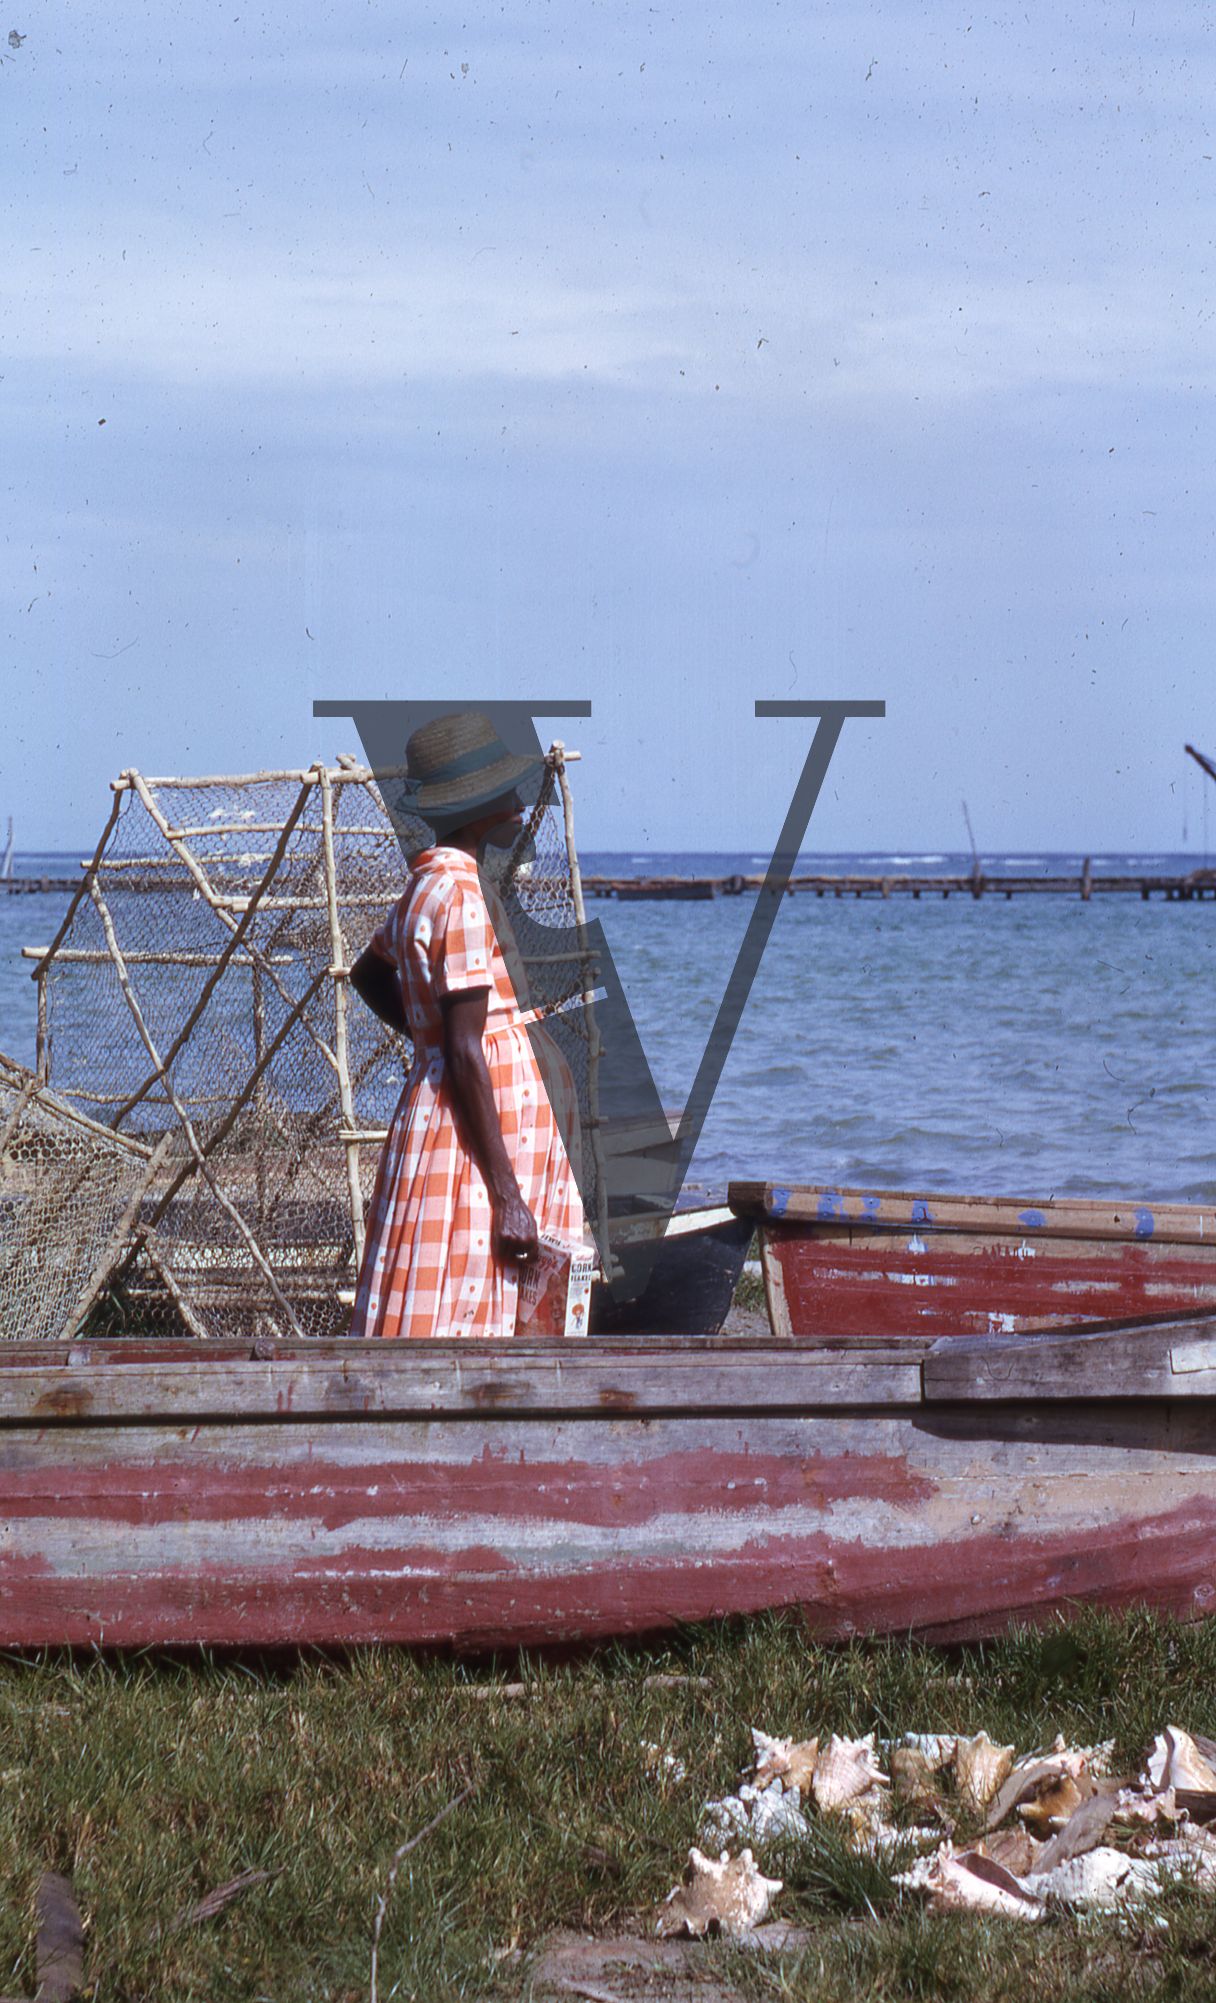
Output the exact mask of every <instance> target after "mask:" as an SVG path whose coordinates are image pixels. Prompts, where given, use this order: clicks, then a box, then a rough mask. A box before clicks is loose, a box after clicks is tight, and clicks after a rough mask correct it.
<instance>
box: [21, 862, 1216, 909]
mask: <svg viewBox="0 0 1216 2003" xmlns="http://www.w3.org/2000/svg"><path fill="white" fill-rule="evenodd" d="M79 882H80V878H79V877H78V876H10V877H0V895H3V894H4V893H5V892H8V894H9V895H10V896H14V897H16V896H21V895H23V894H25V895H35V894H37V893H38V892H46V891H53V892H58V893H59V894H61V895H63V894H70V893H71V892H72V891H74V890H75V889H76V888H77V887H78V885H79ZM180 887H182V886H179V885H174V886H170V885H167V884H165V883H164V882H163V881H157V880H155V879H152V878H128V879H127V881H126V882H125V883H124V885H123V889H124V890H125V891H137V890H143V891H155V892H156V893H157V894H158V895H161V896H163V895H164V893H165V891H166V890H167V889H169V888H180ZM763 888H764V877H763V875H760V874H751V875H746V876H584V878H583V893H584V895H585V896H587V897H615V898H616V899H617V900H618V901H619V902H620V903H622V904H624V903H641V902H645V901H651V900H654V899H668V900H676V901H679V902H681V903H688V902H704V901H708V900H710V899H712V898H715V897H741V896H743V895H745V894H747V893H748V892H752V891H757V890H762V889H763ZM1114 893H1119V894H1121V895H1123V896H1133V895H1138V896H1140V897H1141V898H1142V899H1143V900H1144V901H1145V903H1147V902H1148V901H1149V899H1150V898H1154V897H1161V898H1164V899H1165V900H1166V902H1167V903H1179V904H1187V903H1191V902H1194V901H1195V900H1198V901H1200V902H1202V901H1203V900H1204V899H1205V898H1211V899H1212V900H1214V901H1216V869H1195V870H1192V871H1191V872H1190V874H1189V875H1187V876H1157V875H1147V874H1144V875H1123V876H1097V875H1095V874H1094V872H1093V870H1092V869H1091V868H1090V867H1089V865H1088V864H1086V866H1085V868H1084V869H1083V870H1082V871H1081V874H1080V875H1079V876H987V875H985V874H984V873H983V872H982V871H973V872H971V873H969V874H968V875H966V876H905V875H902V874H901V875H888V876H860V875H847V876H834V875H830V874H818V875H813V876H808V875H799V876H792V877H791V878H790V880H789V882H788V883H787V885H786V887H785V893H784V894H785V895H786V896H787V897H793V896H795V895H801V896H807V897H912V898H921V897H973V898H979V897H1003V898H1005V899H1009V898H1013V897H1031V896H1033V897H1046V896H1056V897H1079V898H1080V899H1081V900H1082V902H1083V903H1086V904H1088V903H1089V901H1090V899H1091V898H1093V897H1106V896H1110V895H1112V894H1114Z"/></svg>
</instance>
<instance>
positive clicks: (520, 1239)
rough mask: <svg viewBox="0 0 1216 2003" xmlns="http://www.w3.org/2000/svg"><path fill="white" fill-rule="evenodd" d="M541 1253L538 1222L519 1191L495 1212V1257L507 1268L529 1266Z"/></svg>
mask: <svg viewBox="0 0 1216 2003" xmlns="http://www.w3.org/2000/svg"><path fill="white" fill-rule="evenodd" d="M538 1249H539V1246H538V1240H537V1235H536V1219H535V1218H534V1217H533V1215H532V1212H531V1211H530V1210H529V1208H528V1206H527V1204H526V1203H525V1202H524V1200H523V1197H522V1196H521V1195H520V1194H519V1191H518V1190H516V1192H515V1195H514V1196H509V1197H508V1198H507V1200H506V1202H505V1203H503V1204H501V1205H495V1209H494V1256H495V1258H496V1259H500V1260H501V1261H502V1262H503V1264H504V1265H507V1266H528V1265H531V1264H532V1262H533V1260H534V1259H535V1258H536V1254H537V1251H538Z"/></svg>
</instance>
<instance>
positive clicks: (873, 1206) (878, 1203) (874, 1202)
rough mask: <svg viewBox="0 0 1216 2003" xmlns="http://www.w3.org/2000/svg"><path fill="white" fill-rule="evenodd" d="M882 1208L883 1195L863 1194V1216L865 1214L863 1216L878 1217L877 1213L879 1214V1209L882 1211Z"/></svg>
mask: <svg viewBox="0 0 1216 2003" xmlns="http://www.w3.org/2000/svg"><path fill="white" fill-rule="evenodd" d="M881 1209H882V1198H881V1196H863V1197H862V1199H861V1214H862V1216H863V1217H877V1215H878V1213H879V1211H880V1210H881Z"/></svg>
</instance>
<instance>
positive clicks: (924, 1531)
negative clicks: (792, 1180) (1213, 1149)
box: [0, 1324, 1216, 1651]
mask: <svg viewBox="0 0 1216 2003" xmlns="http://www.w3.org/2000/svg"><path fill="white" fill-rule="evenodd" d="M1184 1333H1185V1337H1186V1341H1187V1343H1189V1344H1190V1345H1191V1348H1190V1350H1188V1351H1187V1352H1186V1353H1187V1354H1188V1355H1192V1356H1193V1355H1194V1354H1195V1353H1199V1364H1198V1365H1195V1364H1193V1363H1192V1364H1187V1365H1186V1366H1185V1367H1186V1368H1187V1369H1188V1370H1189V1371H1190V1373H1191V1374H1190V1376H1189V1377H1188V1378H1187V1379H1185V1380H1183V1379H1181V1378H1180V1379H1179V1380H1178V1382H1179V1384H1180V1386H1181V1393H1180V1395H1179V1396H1178V1397H1176V1398H1175V1397H1172V1396H1160V1395H1150V1396H1147V1397H1143V1396H1136V1397H1130V1396H1129V1397H1122V1398H1120V1397H1105V1396H1104V1397H1100V1398H1085V1399H1078V1398H1076V1397H1072V1396H1067V1397H1061V1396H1059V1395H1057V1393H1056V1392H1049V1395H1048V1396H1047V1397H1046V1398H1044V1399H1041V1400H1040V1399H1037V1398H1035V1397H1034V1396H1030V1395H1025V1387H1024V1386H1023V1387H1022V1388H1021V1389H1018V1390H1017V1391H1016V1392H1015V1393H1014V1395H1011V1396H1009V1397H1004V1396H1003V1395H1001V1394H1000V1392H999V1387H998V1390H997V1391H996V1392H993V1391H992V1389H991V1386H990V1385H989V1388H988V1389H987V1390H985V1389H984V1388H983V1384H982V1383H981V1385H980V1390H979V1394H978V1395H977V1396H975V1397H972V1396H971V1395H970V1394H969V1393H968V1392H967V1391H966V1389H965V1387H964V1391H963V1393H962V1394H959V1395H956V1394H955V1393H954V1392H952V1391H951V1390H950V1388H949V1386H948V1385H947V1386H946V1388H945V1391H944V1393H943V1394H942V1395H940V1396H938V1395H936V1394H934V1393H933V1392H932V1390H931V1389H930V1390H929V1391H928V1392H926V1380H925V1369H926V1368H927V1364H926V1362H925V1358H931V1357H932V1356H933V1355H935V1354H936V1353H937V1352H936V1351H931V1350H929V1349H928V1347H927V1346H925V1347H924V1355H923V1357H922V1356H919V1355H910V1354H909V1345H907V1344H904V1345H903V1346H902V1347H901V1348H898V1349H896V1348H892V1347H889V1346H888V1347H882V1346H880V1345H875V1344H874V1343H869V1344H866V1343H856V1344H851V1345H850V1344H845V1345H840V1346H839V1347H838V1348H837V1349H836V1350H835V1351H833V1352H830V1353H829V1352H826V1351H825V1350H824V1348H823V1346H822V1345H814V1346H807V1347H806V1348H805V1349H800V1348H799V1347H798V1346H794V1349H793V1353H792V1354H791V1349H790V1347H789V1346H786V1347H784V1348H783V1349H778V1347H777V1345H775V1344H760V1345H755V1344H739V1343H733V1344H732V1343H730V1342H728V1341H720V1340H707V1341H701V1342H694V1343H691V1344H690V1343H688V1342H684V1343H680V1344H670V1343H663V1342H658V1341H655V1340H652V1341H651V1342H650V1343H649V1344H646V1343H644V1342H638V1343H634V1344H632V1345H630V1344H617V1345H615V1346H608V1345H605V1346H604V1347H603V1348H598V1349H597V1348H594V1347H593V1346H592V1345H588V1344H578V1345H569V1344H562V1343H551V1344H549V1345H548V1346H547V1348H545V1349H542V1347H541V1345H539V1344H534V1345H532V1346H531V1348H530V1350H529V1351H528V1353H527V1355H526V1356H521V1355H520V1354H519V1352H518V1351H516V1349H515V1346H514V1345H499V1346H498V1349H499V1352H500V1353H499V1354H496V1355H488V1354H487V1353H486V1349H485V1348H483V1347H482V1346H480V1345H477V1346H473V1345H469V1346H465V1345H460V1344H450V1345H444V1344H435V1345H431V1344H367V1345H365V1344H345V1345H338V1344H335V1345H317V1346H316V1348H317V1352H323V1353H316V1354H306V1353H305V1352H304V1351H303V1350H301V1349H296V1350H294V1351H287V1350H286V1349H283V1350H276V1353H275V1354H274V1356H273V1357H271V1358H269V1359H266V1358H261V1357H254V1356H252V1355H251V1354H250V1352H249V1350H248V1348H247V1347H246V1348H245V1349H243V1350H240V1351H231V1352H230V1351H229V1346H228V1345H223V1346H219V1345H215V1346H213V1345H203V1344H196V1345H189V1344H177V1343H175V1344H173V1345H171V1346H170V1345H164V1346H162V1348H161V1349H160V1350H159V1351H157V1356H158V1358H159V1357H160V1356H164V1357H166V1359H167V1360H166V1361H165V1362H164V1363H163V1364H162V1363H160V1362H159V1361H154V1362H146V1361H142V1360H141V1359H140V1357H139V1356H138V1355H135V1356H133V1357H132V1360H130V1361H126V1360H124V1358H126V1357H131V1356H132V1352H131V1347H130V1346H128V1347H127V1349H126V1350H125V1351H124V1349H123V1345H121V1344H92V1345H90V1346H89V1349H88V1351H87V1352H86V1353H85V1355H84V1360H83V1361H75V1362H71V1361H69V1360H68V1359H67V1356H66V1354H64V1353H63V1352H60V1353H59V1354H58V1355H57V1357H56V1358H55V1359H53V1360H51V1361H49V1362H48V1361H47V1359H45V1358H41V1357H37V1356H35V1357H34V1358H33V1359H32V1361H31V1360H29V1358H28V1356H27V1358H26V1359H23V1360H22V1361H19V1362H15V1363H12V1364H9V1363H0V1522H2V1524H3V1531H2V1536H0V1643H3V1644H4V1645H5V1646H9V1647H13V1646H17V1647H31V1646H42V1645H57V1644H74V1645H89V1644H94V1645H100V1646H115V1647H142V1646H147V1645H156V1644H201V1643H206V1644H211V1645H228V1644H232V1645H243V1646H250V1645H272V1646H278V1645H284V1644H303V1643H312V1644H327V1645H350V1644H356V1643H363V1642H401V1643H410V1644H419V1645H421V1644H445V1645H452V1646H455V1647H458V1648H460V1649H464V1650H469V1651H485V1650H490V1649H495V1648H503V1647H514V1646H518V1645H521V1644H526V1645H542V1646H543V1645H549V1644H565V1643H570V1642H576V1641H586V1640H595V1639H599V1638H605V1637H608V1636H613V1635H626V1634H637V1633H642V1632H647V1631H652V1630H656V1629H661V1628H664V1627H670V1626H672V1625H675V1624H677V1623H682V1622H687V1621H695V1620H702V1619H707V1618H712V1617H717V1616H722V1615H730V1614H744V1613H749V1612H756V1611H759V1610H760V1609H763V1608H775V1607H788V1608H798V1609H800V1610H801V1611H802V1613H803V1614H804V1616H805V1618H806V1620H807V1623H808V1625H809V1627H810V1628H811V1629H812V1630H813V1631H814V1632H815V1633H816V1634H818V1635H821V1636H824V1637H840V1636H850V1635H855V1634H859V1633H891V1632H900V1631H907V1630H913V1631H916V1632H918V1633H921V1634H923V1635H925V1636H927V1637H930V1638H961V1637H965V1636H974V1635H981V1634H987V1633H992V1632H994V1631H996V1630H997V1629H999V1628H1000V1627H1002V1626H1004V1625H1005V1624H1007V1623H1008V1622H1009V1621H1010V1620H1014V1619H1019V1620H1020V1619H1036V1618H1042V1617H1044V1616H1046V1615H1047V1614H1049V1613H1051V1612H1052V1611H1055V1610H1057V1609H1059V1608H1061V1607H1064V1606H1067V1605H1069V1604H1070V1603H1074V1602H1082V1601H1099V1602H1102V1603H1104V1604H1110V1605H1131V1604H1147V1605H1153V1606H1156V1607H1160V1608H1166V1609H1170V1610H1172V1611H1174V1612H1178V1613H1182V1614H1185V1615H1188V1616H1195V1615H1202V1614H1205V1613H1207V1612H1208V1611H1210V1610H1212V1609H1213V1607H1214V1606H1216V1584H1214V1581H1216V1428H1214V1427H1213V1424H1212V1418H1213V1414H1214V1412H1216V1405H1214V1404H1213V1402H1212V1396H1211V1394H1212V1393H1213V1392H1216V1344H1213V1345H1212V1349H1213V1361H1212V1365H1211V1367H1210V1368H1209V1367H1208V1364H1207V1362H1206V1360H1205V1357H1206V1352H1202V1345H1201V1346H1200V1352H1195V1347H1194V1325H1193V1324H1192V1325H1190V1326H1189V1327H1188V1328H1187V1329H1186V1330H1185V1331H1184ZM1166 1339H1167V1338H1165V1337H1163V1336H1162V1335H1161V1333H1160V1331H1153V1332H1151V1334H1146V1337H1145V1350H1144V1354H1145V1356H1146V1357H1150V1355H1151V1360H1152V1369H1153V1372H1155V1373H1156V1374H1151V1373H1150V1376H1149V1377H1146V1379H1145V1382H1146V1383H1148V1384H1149V1385H1150V1388H1151V1387H1152V1386H1154V1385H1159V1384H1165V1385H1167V1386H1168V1385H1169V1384H1170V1383H1171V1382H1172V1381H1173V1380H1172V1379H1171V1377H1170V1375H1169V1372H1170V1370H1171V1368H1172V1367H1173V1366H1172V1365H1171V1364H1170V1363H1169V1362H1168V1358H1169V1357H1170V1356H1173V1357H1180V1356H1182V1355H1183V1350H1182V1348H1181V1347H1180V1342H1181V1338H1179V1337H1177V1335H1176V1334H1175V1339H1174V1340H1175V1346H1174V1348H1173V1349H1167V1350H1165V1351H1163V1350H1162V1347H1161V1345H1162V1342H1163V1341H1164V1340H1166ZM947 1346H948V1347H950V1348H951V1350H952V1353H961V1352H960V1351H958V1346H957V1345H947ZM47 1347H48V1348H49V1347H51V1346H47ZM145 1347H146V1348H147V1349H148V1350H151V1349H152V1348H153V1346H152V1345H148V1346H145ZM997 1347H998V1349H999V1348H1000V1345H997ZM1006 1347H1008V1345H1006ZM217 1349H218V1350H220V1351H221V1353H220V1355H219V1356H218V1357H217V1356H216V1355H215V1353H214V1352H215V1350H217ZM506 1349H510V1350H511V1351H512V1354H511V1355H510V1356H504V1355H502V1354H501V1351H502V1350H506ZM572 1349H577V1350H578V1351H579V1352H580V1353H579V1354H578V1355H577V1356H572V1355H571V1354H570V1352H571V1350H572ZM401 1351H406V1352H409V1353H408V1354H407V1355H406V1356H404V1357H402V1355H401V1354H400V1352H401ZM387 1352H394V1354H392V1355H389V1354H387ZM423 1352H425V1354H423ZM985 1356H987V1351H985ZM1163 1356H1164V1357H1166V1359H1167V1360H1166V1361H1162V1357H1163ZM1098 1360H1099V1362H1100V1361H1101V1358H1099V1359H1098ZM989 1361H990V1359H989ZM997 1361H998V1363H999V1361H1000V1359H999V1356H998V1358H997ZM1146 1367H1147V1365H1146ZM1182 1367H1183V1366H1182V1365H1179V1368H1182ZM1087 1368H1091V1366H1087ZM1120 1368H1121V1369H1123V1368H1124V1367H1123V1366H1120ZM990 1374H991V1373H990ZM1124 1375H1126V1371H1125V1370H1124ZM978 1381H979V1380H977V1382H978ZM984 1381H985V1382H987V1380H984ZM1182 1394H1185V1395H1182Z"/></svg>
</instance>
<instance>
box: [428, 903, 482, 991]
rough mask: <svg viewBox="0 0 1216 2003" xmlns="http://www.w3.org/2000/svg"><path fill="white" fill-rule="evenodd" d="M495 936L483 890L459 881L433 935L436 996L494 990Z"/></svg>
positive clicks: (431, 947)
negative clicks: (466, 990)
mask: <svg viewBox="0 0 1216 2003" xmlns="http://www.w3.org/2000/svg"><path fill="white" fill-rule="evenodd" d="M493 950H494V934H493V931H492V930H491V927H490V914H489V912H488V911H487V910H486V901H485V898H484V897H483V896H482V894H481V889H480V887H479V886H478V885H477V884H475V883H471V882H469V881H468V880H467V879H465V880H462V879H461V878H459V877H458V878H456V880H455V881H454V883H453V885H452V890H451V894H450V896H449V897H448V899H447V902H446V906H445V909H444V912H443V918H442V922H441V923H439V924H437V925H436V926H435V928H434V931H433V933H432V936H431V945H430V958H431V967H432V978H433V980H434V984H435V993H436V994H437V995H439V996H440V997H441V998H442V997H443V996H444V995H452V994H460V993H461V992H462V991H464V990H465V989H472V988H491V987H493V985H494V976H493V974H492V972H491V970H490V962H491V956H492V954H493Z"/></svg>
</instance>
